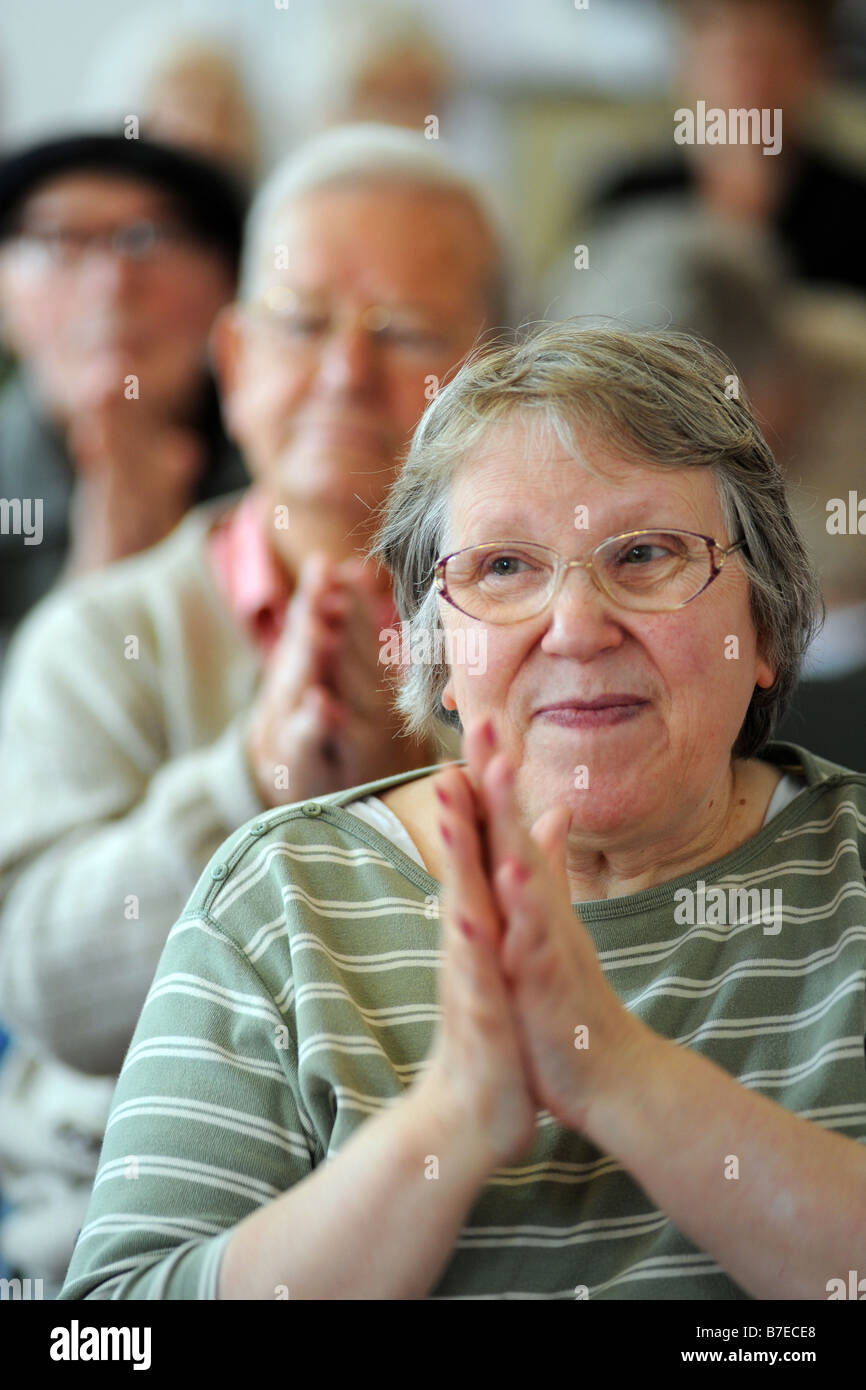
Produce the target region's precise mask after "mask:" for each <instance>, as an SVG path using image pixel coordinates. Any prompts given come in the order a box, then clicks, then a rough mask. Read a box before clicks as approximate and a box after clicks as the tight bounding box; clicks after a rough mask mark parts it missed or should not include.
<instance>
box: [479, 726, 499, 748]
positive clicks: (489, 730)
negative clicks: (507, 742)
mask: <svg viewBox="0 0 866 1390" xmlns="http://www.w3.org/2000/svg"><path fill="white" fill-rule="evenodd" d="M482 733H483V734H484V738H485V741H486V742H487V743H488V744H489V745H490V747H491V748H495V747H496V730H495V729H494V727H493V720H492V719H488V720H487V722H486V724H485V725H484V727H483V729H482Z"/></svg>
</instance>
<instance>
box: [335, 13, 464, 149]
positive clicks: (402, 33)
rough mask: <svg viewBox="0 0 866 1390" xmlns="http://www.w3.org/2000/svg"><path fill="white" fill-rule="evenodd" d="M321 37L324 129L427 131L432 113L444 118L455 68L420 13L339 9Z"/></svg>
mask: <svg viewBox="0 0 866 1390" xmlns="http://www.w3.org/2000/svg"><path fill="white" fill-rule="evenodd" d="M316 39H317V45H316V46H317V54H318V62H317V67H318V70H319V77H318V81H319V83H320V91H319V96H318V100H317V101H316V103H315V106H316V110H315V113H314V115H315V118H316V119H318V120H319V121H321V122H322V123H323V124H325V125H333V124H342V123H344V122H347V121H383V122H385V123H387V124H388V125H398V126H406V127H408V128H409V129H411V130H418V131H423V130H424V123H425V121H426V120H427V118H428V117H429V116H430V115H436V116H437V117H438V118H439V119H440V120H441V119H442V116H443V112H444V110H445V108H446V106H447V104H448V101H449V98H450V96H451V90H452V86H453V62H452V60H451V58H450V56H449V54H448V53H447V52H446V50H445V48H444V47H443V46H442V44H441V43H440V41H439V39H438V38H437V36H436V34H435V32H434V31H433V29H431V27H430V24H429V22H428V21H427V19H426V18H425V17H424V16H423V14H421V13H420V12H418V11H416V10H414V9H412V8H410V7H408V6H406V5H399V4H392V3H387V0H385V3H383V2H382V0H374V3H371V4H368V5H365V6H364V7H363V9H359V8H358V6H357V5H352V4H342V5H335V6H332V7H331V9H330V10H329V11H328V14H327V19H326V22H325V25H324V28H323V30H322V32H321V33H319V34H317V35H316Z"/></svg>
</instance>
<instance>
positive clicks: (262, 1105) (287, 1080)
mask: <svg viewBox="0 0 866 1390" xmlns="http://www.w3.org/2000/svg"><path fill="white" fill-rule="evenodd" d="M292 997H293V991H292V989H291V988H290V986H289V984H288V982H287V987H286V989H284V990H283V991H281V998H288V999H289V1000H291V999H292ZM297 1075H298V1071H297V1030H296V1026H295V1018H294V1007H293V1005H290V1004H288V1003H287V1004H285V1005H284V1006H283V1007H282V1009H280V1008H279V1007H278V1005H277V1003H276V1001H275V1000H274V998H273V996H272V995H271V994H270V993H269V992H268V990H267V988H266V986H265V985H264V983H263V981H262V980H261V978H260V977H259V975H258V973H257V972H256V970H255V969H254V968H253V966H252V965H251V964H250V962H249V960H248V958H247V956H246V955H245V954H244V952H243V951H242V950H240V949H239V948H238V946H236V945H235V944H234V943H233V942H232V941H231V940H230V939H229V938H228V937H227V936H226V935H225V934H224V933H223V932H222V931H221V930H220V928H219V927H218V926H217V925H216V924H215V923H214V922H213V921H211V920H210V919H209V918H208V916H207V915H206V914H204V913H202V914H201V915H199V916H188V915H186V916H184V917H183V918H181V920H180V921H179V922H178V924H177V926H176V927H175V928H174V929H173V930H172V932H171V933H170V935H169V938H168V941H167V943H166V947H165V950H164V952H163V955H162V959H161V961H160V964H159V968H158V970H157V973H156V976H155V978H154V981H153V984H152V986H151V989H150V992H149V994H148V997H147V1001H146V1003H145V1006H144V1009H143V1010H142V1014H141V1017H140V1019H139V1022H138V1027H137V1028H136V1031H135V1035H134V1037H133V1040H132V1045H131V1047H130V1050H129V1053H128V1055H127V1057H126V1061H125V1063H124V1066H123V1069H122V1072H121V1074H120V1078H119V1080H118V1084H117V1089H116V1091H115V1094H114V1100H113V1103H112V1109H111V1115H110V1117H109V1120H108V1126H107V1130H106V1136H105V1143H104V1145H103V1150H102V1155H101V1158H100V1162H99V1169H98V1171H97V1175H96V1180H95V1183H94V1188H93V1194H92V1197H91V1201H90V1207H89V1209H88V1212H87V1217H86V1220H85V1224H84V1226H83V1227H82V1229H81V1232H80V1233H79V1237H78V1242H77V1244H76V1247H75V1251H74V1254H73V1257H72V1261H71V1264H70V1267H69V1270H68V1273H67V1277H66V1283H65V1284H64V1287H63V1290H62V1292H61V1294H60V1297H61V1298H62V1299H70V1300H77V1299H84V1298H98V1299H176V1298H177V1299H212V1298H215V1297H216V1293H217V1280H218V1276H219V1265H220V1259H221V1256H222V1253H223V1250H224V1249H225V1246H226V1244H227V1243H228V1241H229V1239H230V1238H231V1235H232V1232H233V1230H234V1228H235V1227H236V1226H237V1224H238V1223H239V1222H240V1221H242V1220H243V1218H244V1217H245V1216H247V1215H248V1214H249V1213H250V1212H252V1211H254V1210H255V1209H256V1208H258V1207H260V1206H262V1205H263V1204H265V1203H266V1202H269V1201H271V1200H272V1199H273V1198H275V1197H277V1196H279V1194H280V1193H281V1192H283V1191H285V1190H286V1189H288V1188H289V1187H291V1186H293V1185H294V1184H295V1183H297V1182H301V1181H303V1179H304V1178H305V1177H307V1176H308V1175H309V1174H310V1173H311V1172H312V1170H313V1166H314V1161H321V1160H322V1159H323V1158H324V1153H323V1150H322V1148H321V1145H320V1144H319V1143H318V1142H317V1140H316V1138H315V1135H314V1132H313V1128H312V1124H311V1122H310V1120H309V1119H308V1117H306V1116H305V1115H304V1116H303V1119H302V1115H303V1104H302V1101H301V1099H300V1094H299V1090H298V1083H297ZM275 1296H278V1294H277V1293H276V1291H275Z"/></svg>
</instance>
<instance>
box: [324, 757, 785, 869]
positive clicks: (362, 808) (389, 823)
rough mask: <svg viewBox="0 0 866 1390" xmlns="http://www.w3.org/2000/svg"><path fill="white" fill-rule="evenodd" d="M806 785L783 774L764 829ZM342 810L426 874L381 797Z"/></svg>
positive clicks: (411, 843)
mask: <svg viewBox="0 0 866 1390" xmlns="http://www.w3.org/2000/svg"><path fill="white" fill-rule="evenodd" d="M805 785H806V782H805V779H804V778H803V777H797V776H794V775H793V774H792V773H790V772H789V773H786V774H785V776H784V777H783V778H782V780H781V781H780V782H779V785H778V786H777V787H776V790H775V791H774V792H773V795H772V797H771V798H770V804H769V806H768V807H767V814H766V816H765V817H764V825H766V824H767V821H769V820H772V818H773V816H777V815H778V814H779V812H780V811H781V810H783V809H784V807H785V806H787V805H788V802H789V801H793V800H794V797H795V796H796V795H797V794H798V792H801V791H802V790H803V788H804V787H805ZM344 809H345V810H346V811H350V812H351V814H352V815H353V816H357V817H358V819H359V820H363V821H366V822H367V824H368V825H372V827H373V829H374V830H378V832H379V834H380V835H384V837H385V839H386V840H390V841H391V843H392V844H393V845H396V846H397V848H398V849H401V850H402V851H403V853H404V854H405V855H407V856H408V857H409V858H410V859H413V860H414V861H415V863H416V864H420V866H421V868H422V869H424V871H425V872H427V865H426V864H425V863H424V860H423V859H422V858H421V855H420V854H419V853H418V847H417V845H416V844H415V841H414V840H413V839H412V838H411V837H410V835H409V832H408V831H407V829H406V827H405V826H404V824H403V822H402V821H400V820H398V819H397V817H396V816H395V815H394V812H393V811H392V810H390V808H389V807H388V806H386V805H385V803H384V801H382V800H381V798H380V797H378V796H365V797H362V799H361V800H360V801H350V802H349V804H348V805H347V806H346V807H344Z"/></svg>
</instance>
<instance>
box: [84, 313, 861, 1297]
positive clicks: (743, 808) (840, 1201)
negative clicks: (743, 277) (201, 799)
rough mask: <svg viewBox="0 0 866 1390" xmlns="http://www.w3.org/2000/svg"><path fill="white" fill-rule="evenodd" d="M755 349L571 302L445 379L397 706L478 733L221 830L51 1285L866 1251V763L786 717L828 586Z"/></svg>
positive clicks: (135, 1286)
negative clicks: (755, 395) (592, 320)
mask: <svg viewBox="0 0 866 1390" xmlns="http://www.w3.org/2000/svg"><path fill="white" fill-rule="evenodd" d="M731 371H732V368H731V364H730V363H729V362H727V360H725V359H723V358H722V357H720V356H719V355H718V354H717V353H716V352H715V351H713V350H711V349H709V348H708V347H707V346H706V345H704V344H701V343H699V342H696V341H695V340H693V339H691V338H688V337H686V336H681V335H678V334H674V333H649V332H645V333H625V332H620V331H618V330H615V329H610V328H602V329H589V328H575V327H574V326H571V325H557V326H554V327H547V328H544V329H542V330H541V331H540V332H537V333H536V334H534V335H533V336H531V337H530V338H528V339H527V340H525V341H523V342H522V343H518V344H517V345H509V346H506V347H501V348H497V349H496V350H494V351H492V352H488V353H487V354H481V355H478V356H476V357H475V358H473V359H470V361H469V362H468V363H467V364H465V365H464V367H463V368H462V369H461V371H460V372H459V373H458V374H457V375H456V376H455V378H454V379H453V380H452V382H451V383H450V384H449V385H448V386H446V387H445V388H444V389H443V390H441V391H440V392H439V394H438V395H437V396H436V398H435V399H434V400H433V401H432V403H431V404H430V406H429V407H428V409H427V411H426V413H425V415H424V417H423V419H422V421H421V423H420V425H419V426H418V429H417V431H416V433H415V437H414V440H413V444H412V447H411V451H410V453H409V456H408V458H407V461H406V463H405V466H404V468H403V471H402V473H401V475H400V477H399V479H398V482H397V484H396V486H395V488H394V490H393V492H392V495H391V497H390V499H389V502H388V505H387V511H386V515H385V519H384V524H383V528H382V531H381V535H380V541H379V547H378V553H379V554H380V555H381V556H382V557H383V558H384V560H385V561H386V563H387V564H388V566H389V568H390V569H391V570H392V571H393V574H394V577H395V583H396V593H397V596H398V603H399V606H400V610H401V616H402V618H403V620H404V623H405V624H407V625H408V627H407V628H406V629H405V631H404V634H403V635H404V637H407V638H408V640H407V642H406V643H404V644H403V645H404V647H406V648H407V649H408V653H409V655H410V657H411V656H413V655H415V656H416V657H419V658H423V657H424V656H425V655H426V656H428V657H430V660H428V661H424V660H423V659H416V660H415V661H413V662H410V664H409V665H408V669H407V673H406V674H407V679H406V681H405V683H404V686H403V694H402V699H403V702H404V711H405V712H406V713H407V714H408V716H409V720H408V722H409V724H410V726H411V727H412V728H414V729H416V730H417V729H421V728H424V727H428V728H429V727H431V726H432V725H433V723H434V721H435V720H436V719H437V718H442V717H444V718H445V719H446V720H448V721H451V722H454V721H455V720H458V719H459V722H460V725H461V726H462V728H463V729H464V731H465V734H464V754H465V757H464V763H463V764H451V765H450V766H448V767H446V768H445V770H444V771H437V770H436V769H432V770H431V769H427V770H425V771H424V772H422V773H420V774H419V773H418V772H413V773H409V774H406V775H403V776H398V777H392V778H389V779H387V780H385V781H382V782H378V783H373V784H370V785H368V786H365V787H361V788H354V789H352V790H351V791H347V792H344V793H340V794H334V795H330V796H327V797H324V798H322V799H321V800H319V801H316V802H310V803H306V804H297V805H295V806H292V807H288V808H280V809H277V810H275V811H272V812H269V813H268V814H267V815H265V816H263V817H262V818H261V819H260V820H257V821H255V822H251V823H250V824H248V825H246V826H245V827H244V828H242V829H241V830H240V831H238V832H237V834H236V835H235V836H233V837H232V838H231V839H230V840H229V841H227V842H226V844H225V845H224V846H223V848H222V850H221V851H220V852H219V853H218V855H217V856H216V858H215V859H214V860H213V861H212V863H211V865H210V867H209V868H208V870H207V871H206V872H205V874H204V876H203V877H202V879H201V881H200V883H199V885H198V887H197V889H196V891H195V893H194V894H193V897H192V898H191V900H190V903H189V905H188V907H187V910H186V911H185V913H184V914H183V916H182V917H181V919H180V921H179V922H178V923H177V925H176V926H175V927H174V929H173V931H172V933H171V935H170V937H169V940H168V943H167V946H166V949H165V952H164V955H163V958H162V961H161V964H160V967H159V970H158V972H157V975H156V977H155V980H154V983H153V986H152V989H151V992H150V994H149V996H148V1000H147V1003H146V1004H145V1007H144V1010H143V1012H142V1016H141V1019H140V1021H139V1025H138V1029H137V1032H136V1035H135V1037H134V1039H133V1042H132V1045H131V1047H130V1050H129V1053H128V1054H127V1057H126V1061H125V1064H124V1068H123V1072H122V1075H121V1077H120V1081H119V1084H118V1088H117V1092H116V1095H115V1099H114V1107H113V1111H112V1115H111V1119H110V1121H109V1126H108V1133H107V1137H106V1142H105V1147H104V1150H103V1154H102V1161H101V1166H100V1170H99V1174H98V1177H97V1179H96V1184H95V1188H94V1194H93V1198H92V1203H91V1209H90V1212H89V1215H88V1220H87V1222H86V1224H85V1226H84V1228H83V1230H82V1232H81V1235H80V1238H79V1242H78V1245H77V1248H76V1252H75V1255H74V1258H73V1260H72V1264H71V1267H70V1270H69V1274H68V1277H67V1282H66V1285H65V1287H64V1291H63V1295H62V1297H64V1298H68V1299H78V1298H82V1297H97V1298H215V1297H217V1298H235V1299H237V1298H293V1299H298V1298H300V1299H318V1298H371V1297H372V1298H375V1297H379V1298H405V1297H424V1296H431V1297H461V1296H462V1297H511V1298H521V1297H525V1298H534V1297H548V1298H575V1297H589V1298H603V1299H621V1298H641V1299H643V1298H656V1299H670V1298H674V1299H676V1298H692V1299H737V1298H740V1299H742V1298H749V1297H753V1298H786V1299H793V1298H813V1299H821V1298H826V1297H827V1296H828V1294H832V1291H833V1290H834V1289H835V1288H836V1287H837V1285H836V1284H834V1283H833V1282H832V1281H839V1280H842V1281H845V1280H847V1279H848V1272H849V1271H850V1270H852V1269H853V1270H856V1269H858V1267H860V1266H862V1256H863V1250H864V1248H866V1154H864V1150H863V1148H862V1147H861V1144H860V1143H858V1142H857V1141H862V1140H864V1139H866V1072H864V1052H863V1038H864V1028H866V1008H864V977H866V915H864V914H866V901H864V900H866V889H864V872H863V860H864V853H863V850H864V832H866V777H863V776H860V775H858V774H856V773H852V772H849V771H847V770H846V769H844V768H842V767H837V766H835V765H832V764H829V763H827V762H825V761H822V760H821V759H818V758H816V757H814V756H813V755H811V754H810V753H808V752H807V751H805V750H803V749H801V748H798V747H795V746H793V745H783V744H774V743H771V742H768V739H769V736H770V734H771V732H772V728H773V724H774V721H775V719H776V718H777V716H778V713H779V712H780V710H781V709H782V708H783V707H784V705H785V703H786V701H787V699H788V697H789V695H790V691H791V688H792V684H793V682H794V681H795V679H796V673H797V669H798V663H799V659H800V656H801V653H802V650H803V647H804V644H805V643H806V642H807V640H808V638H809V635H810V633H811V631H812V628H813V624H814V613H815V608H816V606H817V600H816V585H815V580H814V577H813V575H812V573H811V571H810V567H809V563H808V561H807V557H806V555H805V553H804V550H803V547H802V544H801V542H800V539H799V537H798V535H797V532H796V530H795V528H794V525H793V523H792V521H791V517H790V513H789V511H788V507H787V505H786V500H785V493H784V487H783V483H782V480H781V477H780V474H779V472H778V470H777V468H776V466H775V464H774V461H773V458H772V455H771V453H770V450H769V449H768V447H767V445H766V443H765V441H764V439H763V438H762V436H761V433H760V431H759V429H758V426H757V425H756V423H755V420H754V418H753V416H752V415H751V413H750V411H749V408H748V406H747V405H746V403H745V401H744V400H743V398H742V395H741V396H740V399H730V398H729V396H728V394H726V391H725V385H726V379H727V378H728V377H729V376H730V374H731ZM442 633H444V635H445V638H447V639H448V640H445V641H443V640H437V641H429V640H428V641H426V642H425V641H422V640H420V638H421V637H423V636H424V635H425V634H426V636H427V637H428V638H430V637H436V636H437V634H439V636H440V638H441V634H442ZM472 633H474V634H475V637H476V639H477V638H482V639H483V640H482V641H477V640H476V641H475V642H474V643H472V644H470V642H469V640H468V638H469V635H470V634H472ZM461 637H462V640H458V639H461ZM470 647H471V650H472V653H473V659H472V660H471V661H470V660H469V659H466V653H467V652H469V650H470ZM449 653H450V655H451V662H450V664H448V663H446V662H443V661H440V660H438V658H439V657H440V656H443V655H446V656H447V655H448V654H449ZM455 653H456V655H455ZM461 653H462V659H461ZM326 1160H328V1161H327V1162H326Z"/></svg>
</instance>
